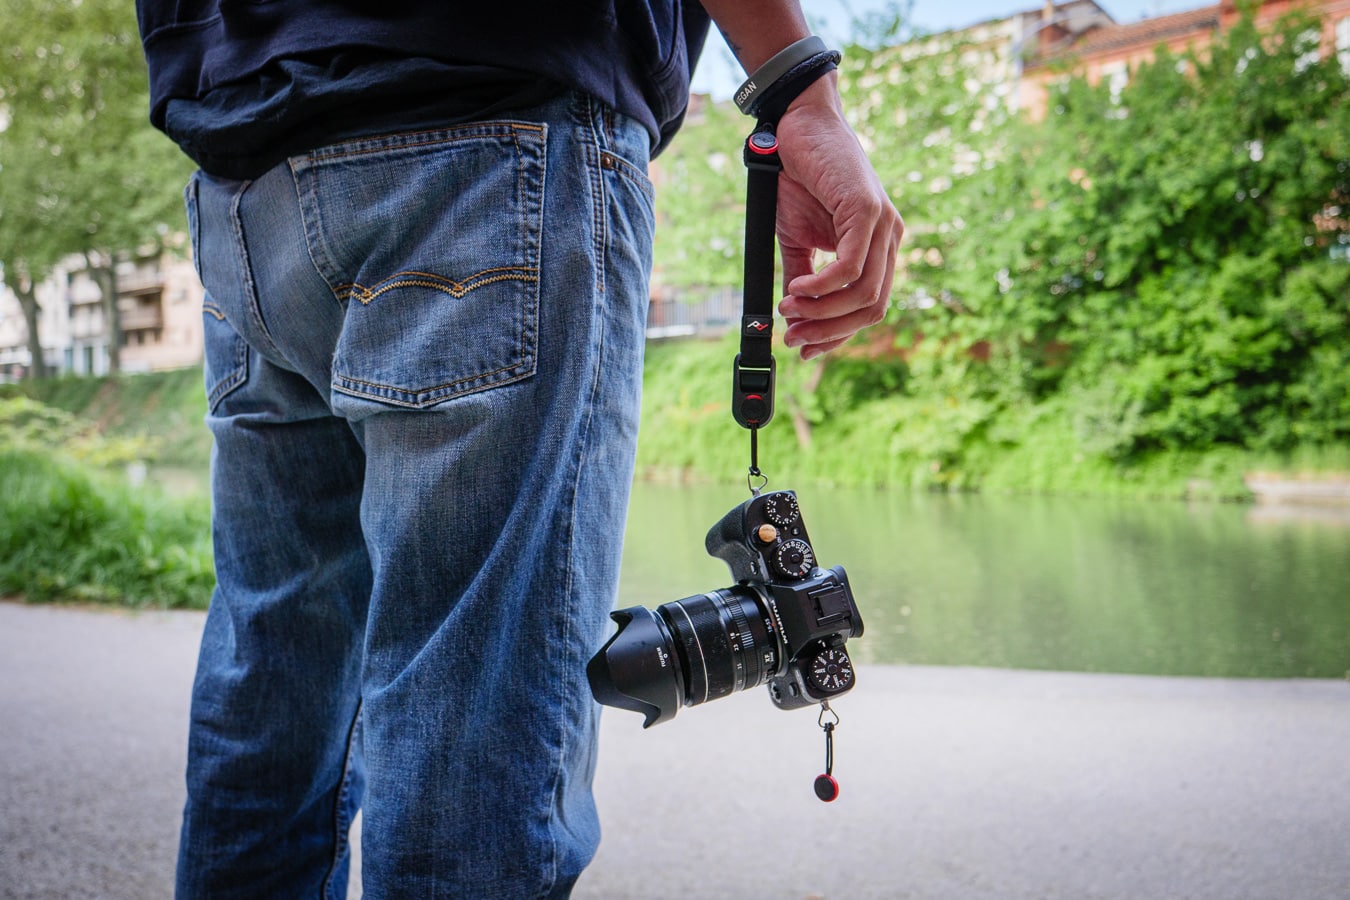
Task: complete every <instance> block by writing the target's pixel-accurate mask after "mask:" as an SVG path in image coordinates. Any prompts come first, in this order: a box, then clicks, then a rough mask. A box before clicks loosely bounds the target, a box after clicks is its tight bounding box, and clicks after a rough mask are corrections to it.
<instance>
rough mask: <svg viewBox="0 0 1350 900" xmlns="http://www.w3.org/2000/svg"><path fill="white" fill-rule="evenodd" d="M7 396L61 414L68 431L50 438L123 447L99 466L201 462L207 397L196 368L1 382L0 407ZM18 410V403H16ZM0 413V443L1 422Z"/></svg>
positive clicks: (206, 445) (207, 440)
mask: <svg viewBox="0 0 1350 900" xmlns="http://www.w3.org/2000/svg"><path fill="white" fill-rule="evenodd" d="M6 398H10V399H13V398H29V399H31V400H33V401H37V402H38V403H40V404H42V405H43V406H44V408H45V411H46V412H45V414H46V415H48V416H64V417H65V419H64V421H65V422H66V423H67V425H66V426H65V427H66V428H68V429H69V430H68V431H63V432H60V433H53V435H52V441H53V442H56V443H62V442H64V443H65V445H66V446H67V448H68V451H69V452H71V453H73V454H75V455H78V452H79V451H78V450H75V449H72V446H73V445H72V444H71V443H70V441H68V440H67V438H68V437H71V436H79V437H80V439H81V440H87V441H91V442H93V445H94V446H97V447H100V448H103V449H104V450H107V449H108V448H114V447H121V448H124V449H123V452H122V454H121V455H120V456H118V457H116V458H113V457H107V458H106V461H105V462H104V463H103V464H113V463H122V462H128V461H131V460H145V461H152V462H157V463H161V464H163V463H169V464H173V465H182V466H192V467H201V468H204V467H205V466H206V461H207V458H208V456H209V454H210V449H211V435H210V432H209V431H208V430H207V429H206V428H205V427H204V426H203V425H202V419H203V417H204V416H205V415H206V399H205V396H204V395H203V392H202V372H201V369H200V368H197V367H194V368H188V369H178V370H175V371H170V372H154V373H146V374H135V375H126V374H123V375H109V376H105V377H101V378H87V377H77V376H69V377H64V378H54V379H50V380H47V381H38V382H23V383H22V384H15V385H0V410H3V409H4V408H5V406H4V404H5V402H6ZM15 408H16V409H17V407H15ZM3 415H4V414H3V412H0V444H2V443H3V442H4V438H3V436H2V435H3V432H4V430H5V422H4V418H3Z"/></svg>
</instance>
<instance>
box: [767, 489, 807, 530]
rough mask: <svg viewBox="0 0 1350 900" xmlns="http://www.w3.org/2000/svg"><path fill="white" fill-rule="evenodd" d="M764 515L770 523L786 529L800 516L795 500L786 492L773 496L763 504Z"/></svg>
mask: <svg viewBox="0 0 1350 900" xmlns="http://www.w3.org/2000/svg"><path fill="white" fill-rule="evenodd" d="M764 515H765V516H766V517H767V518H768V520H769V521H770V522H772V523H773V524H775V525H777V526H779V527H780V528H786V527H787V526H789V525H791V524H792V523H793V522H795V521H797V519H798V518H799V517H800V516H801V510H800V509H799V508H798V506H797V498H796V497H794V496H793V495H792V494H789V493H787V492H786V491H783V492H780V493H777V494H773V495H772V496H770V497H769V498H768V499H767V500H765V502H764Z"/></svg>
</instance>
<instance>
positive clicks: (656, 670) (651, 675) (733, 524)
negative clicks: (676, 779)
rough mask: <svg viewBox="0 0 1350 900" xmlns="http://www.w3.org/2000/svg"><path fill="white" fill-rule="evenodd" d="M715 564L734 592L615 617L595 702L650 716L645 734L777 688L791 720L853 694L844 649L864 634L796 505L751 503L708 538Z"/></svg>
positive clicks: (600, 658) (594, 685) (598, 662)
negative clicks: (737, 697) (707, 706)
mask: <svg viewBox="0 0 1350 900" xmlns="http://www.w3.org/2000/svg"><path fill="white" fill-rule="evenodd" d="M706 543H707V548H708V553H710V554H711V555H713V556H715V557H717V558H718V559H721V560H723V561H725V562H726V564H727V565H728V566H730V567H731V574H732V577H733V578H735V579H736V582H737V583H736V584H735V585H733V586H732V587H726V588H719V589H717V590H715V591H711V592H710V593H707V594H698V595H695V596H693V597H686V598H684V599H683V600H675V601H673V602H671V603H665V604H662V605H661V606H659V607H657V608H656V609H655V610H649V609H646V608H644V607H641V606H633V607H630V608H628V609H623V610H618V611H616V612H612V613H610V616H611V617H612V618H613V619H614V621H615V622H618V623H619V630H618V631H617V632H616V633H615V634H614V636H613V637H611V638H610V639H609V641H608V643H606V644H605V646H604V647H602V648H601V649H600V652H599V653H597V654H596V655H595V656H594V657H593V658H592V659H591V661H590V664H589V665H587V667H586V674H587V676H588V677H589V679H590V682H591V691H592V692H593V693H594V694H595V699H596V700H598V701H600V702H601V703H603V704H605V705H606V706H616V707H619V708H620V709H631V710H633V711H634V712H640V713H642V714H643V715H645V716H646V721H644V722H643V727H644V728H646V727H649V726H651V725H653V724H655V723H657V722H665V721H667V720H669V719H673V718H674V717H675V714H676V713H677V712H679V709H680V707H681V706H696V705H698V704H700V703H706V702H707V701H709V700H715V699H717V698H718V697H725V696H726V695H728V694H731V693H734V692H736V691H741V690H745V689H746V688H751V687H754V686H755V685H757V684H764V683H766V682H767V683H768V685H769V695H770V696H771V697H772V698H773V702H774V703H776V704H777V705H778V706H779V707H780V708H782V709H794V708H796V707H801V706H809V705H811V704H813V703H819V702H821V701H822V700H829V699H831V698H833V697H836V696H838V695H839V694H842V693H844V692H846V691H848V690H849V689H850V688H852V687H853V683H854V673H853V663H852V661H850V660H849V658H848V651H847V650H845V649H844V643H845V641H847V640H848V639H849V638H851V637H858V636H860V635H861V634H862V633H863V622H862V617H861V616H860V615H859V614H858V606H857V604H856V603H854V601H853V593H852V592H851V591H850V590H849V586H848V576H847V575H845V574H844V569H843V567H842V566H835V567H833V568H831V569H822V568H820V567H819V566H818V565H816V554H815V551H814V550H812V549H811V539H810V538H809V537H808V536H807V534H806V524H805V523H804V522H803V521H802V515H801V510H800V509H799V508H798V506H797V495H796V494H794V493H793V492H792V491H774V492H772V493H766V494H762V495H759V496H756V497H753V498H751V499H750V500H747V501H746V502H745V503H742V504H741V505H740V506H738V507H736V508H735V509H733V510H732V511H731V512H729V513H727V514H726V515H725V516H723V517H722V521H720V522H718V523H717V524H716V525H714V526H713V527H712V530H710V531H709V532H708V538H707V542H706Z"/></svg>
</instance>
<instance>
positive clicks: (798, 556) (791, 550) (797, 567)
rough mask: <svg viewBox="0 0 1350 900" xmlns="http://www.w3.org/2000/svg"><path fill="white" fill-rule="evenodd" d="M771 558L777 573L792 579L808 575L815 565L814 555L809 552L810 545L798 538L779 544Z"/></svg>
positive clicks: (795, 579)
mask: <svg viewBox="0 0 1350 900" xmlns="http://www.w3.org/2000/svg"><path fill="white" fill-rule="evenodd" d="M772 558H773V567H774V568H775V569H777V570H778V574H779V575H782V576H783V577H784V578H790V579H792V580H793V581H797V580H800V579H802V578H805V577H806V576H807V575H810V574H811V570H812V569H814V568H815V567H816V555H815V554H814V553H812V552H811V545H810V544H808V543H807V542H806V541H803V540H801V539H798V538H794V539H793V540H790V541H784V542H783V543H781V544H779V545H778V547H777V549H775V550H774V551H773V557H772Z"/></svg>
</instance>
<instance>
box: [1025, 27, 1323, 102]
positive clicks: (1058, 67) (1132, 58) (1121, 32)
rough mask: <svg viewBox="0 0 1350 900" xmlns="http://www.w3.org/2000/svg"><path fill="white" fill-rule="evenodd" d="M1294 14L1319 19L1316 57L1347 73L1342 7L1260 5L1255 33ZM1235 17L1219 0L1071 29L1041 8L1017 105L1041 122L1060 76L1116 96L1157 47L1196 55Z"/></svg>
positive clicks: (1026, 57)
mask: <svg viewBox="0 0 1350 900" xmlns="http://www.w3.org/2000/svg"><path fill="white" fill-rule="evenodd" d="M1296 10H1302V11H1305V12H1307V13H1309V14H1311V15H1313V16H1316V17H1317V18H1318V19H1320V21H1321V23H1322V28H1321V34H1320V40H1319V44H1320V52H1321V55H1322V56H1323V57H1327V56H1330V55H1332V54H1338V55H1339V56H1340V58H1341V61H1342V64H1343V65H1345V66H1346V67H1347V68H1350V0H1265V2H1261V3H1259V4H1258V5H1257V8H1256V11H1255V19H1256V23H1257V25H1258V26H1270V25H1273V24H1274V23H1275V22H1276V21H1277V20H1278V19H1280V18H1281V17H1283V16H1285V15H1287V14H1289V13H1292V12H1294V11H1296ZM1241 16H1242V10H1241V9H1240V8H1239V6H1238V4H1237V3H1236V2H1234V0H1221V2H1219V3H1215V4H1212V5H1210V6H1203V7H1199V8H1196V9H1193V10H1189V11H1187V12H1180V13H1175V14H1173V15H1169V16H1157V17H1154V18H1151V19H1143V20H1141V21H1138V22H1131V23H1129V24H1125V25H1119V24H1114V23H1112V24H1103V25H1097V26H1094V27H1091V28H1088V29H1073V28H1070V27H1069V20H1068V17H1067V15H1066V13H1065V11H1064V5H1055V4H1049V3H1048V4H1046V6H1045V7H1044V8H1043V9H1042V11H1041V18H1042V21H1043V22H1044V23H1045V24H1044V25H1043V26H1042V28H1041V29H1040V31H1039V33H1038V36H1037V37H1038V39H1037V40H1036V41H1035V42H1034V43H1029V44H1028V45H1027V47H1026V50H1025V52H1024V54H1023V56H1024V61H1023V63H1022V77H1021V78H1020V79H1019V92H1020V99H1019V105H1020V106H1022V107H1023V108H1025V109H1026V110H1028V112H1029V113H1030V114H1031V115H1032V116H1033V117H1035V118H1040V117H1043V116H1044V115H1045V112H1046V108H1047V104H1048V97H1049V92H1050V90H1051V89H1052V87H1053V86H1054V84H1055V83H1056V82H1057V81H1059V80H1060V79H1062V78H1064V77H1065V75H1066V73H1073V74H1080V75H1084V76H1086V78H1087V79H1088V81H1089V82H1090V83H1092V84H1100V83H1102V82H1106V83H1108V84H1110V85H1111V86H1112V89H1113V90H1117V91H1118V90H1120V89H1121V88H1123V87H1124V86H1125V84H1127V83H1128V82H1129V78H1130V73H1131V72H1132V71H1133V70H1134V69H1136V68H1137V67H1138V66H1139V65H1140V64H1142V63H1144V62H1147V61H1149V60H1151V59H1152V58H1153V56H1154V54H1155V53H1156V52H1157V51H1158V48H1159V47H1166V48H1167V49H1168V50H1169V51H1170V52H1172V53H1174V54H1178V55H1179V54H1182V53H1185V52H1187V51H1190V50H1198V49H1201V48H1203V47H1204V46H1206V45H1207V44H1209V43H1210V42H1211V41H1213V39H1214V37H1215V35H1217V34H1219V33H1221V32H1223V31H1225V30H1227V29H1228V28H1230V27H1232V25H1233V24H1234V23H1235V22H1237V21H1238V20H1239V19H1240V18H1241Z"/></svg>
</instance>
